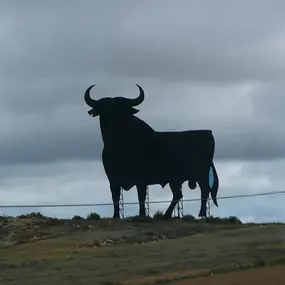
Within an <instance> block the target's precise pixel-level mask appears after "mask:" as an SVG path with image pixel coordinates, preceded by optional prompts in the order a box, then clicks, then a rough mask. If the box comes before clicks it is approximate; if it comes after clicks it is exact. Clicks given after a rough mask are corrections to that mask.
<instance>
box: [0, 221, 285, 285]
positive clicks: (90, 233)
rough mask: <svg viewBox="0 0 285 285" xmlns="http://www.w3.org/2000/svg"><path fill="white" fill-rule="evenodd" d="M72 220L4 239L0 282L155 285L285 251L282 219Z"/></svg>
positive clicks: (277, 257) (276, 258) (255, 262)
mask: <svg viewBox="0 0 285 285" xmlns="http://www.w3.org/2000/svg"><path fill="white" fill-rule="evenodd" d="M77 225H79V226H76V225H75V226H74V224H71V223H70V222H68V223H67V224H66V223H64V224H61V225H58V226H44V227H41V228H38V230H39V231H41V232H47V233H50V235H46V239H42V240H37V241H35V240H34V241H31V240H27V239H26V240H25V243H19V242H18V244H17V245H12V244H13V243H11V244H9V246H7V243H2V247H0V284H11V285H16V284H19V285H20V284H21V285H25V284H29V285H31V284H37V285H38V284H84V285H89V284H92V285H93V284H105V285H106V284H110V285H111V284H113V285H114V284H136V283H139V280H141V281H140V282H142V281H143V282H144V284H152V283H153V284H155V283H156V284H158V283H160V282H163V283H165V282H168V281H169V280H172V279H175V278H178V277H177V276H180V277H182V278H190V277H191V278H192V277H193V276H196V275H197V274H198V275H199V274H206V273H207V272H209V270H210V269H211V270H216V271H215V272H219V271H222V269H223V268H226V269H227V270H228V269H231V270H232V269H233V268H242V266H241V265H242V264H250V265H251V266H262V265H265V263H266V262H267V263H269V264H270V263H274V262H275V263H276V262H280V261H282V262H283V261H284V256H285V243H284V241H285V238H284V236H285V226H284V225H264V226H246V225H211V224H195V223H187V222H183V221H171V222H164V221H154V222H149V223H134V222H126V221H98V222H92V223H90V222H88V223H87V222H86V221H83V222H80V223H79V224H77ZM34 231H35V232H33V234H36V231H37V230H34ZM27 235H29V234H27V233H26V236H27ZM2 237H3V236H2ZM49 237H52V238H49ZM106 240H111V241H112V242H110V243H106ZM104 241H105V244H104V243H103V245H102V242H104ZM114 241H117V242H114ZM0 245H1V243H0ZM282 258H283V260H282ZM242 269H243V268H242ZM193 274H194V275H193ZM146 277H147V278H146ZM134 280H136V281H134ZM132 282H133V283H132ZM134 282H136V283H134ZM140 284H142V283H140Z"/></svg>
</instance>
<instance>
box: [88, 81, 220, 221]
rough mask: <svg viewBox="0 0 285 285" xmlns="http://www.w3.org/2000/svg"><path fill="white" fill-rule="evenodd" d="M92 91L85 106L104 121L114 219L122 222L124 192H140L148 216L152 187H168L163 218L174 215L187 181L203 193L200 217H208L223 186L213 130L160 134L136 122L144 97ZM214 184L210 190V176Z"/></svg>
mask: <svg viewBox="0 0 285 285" xmlns="http://www.w3.org/2000/svg"><path fill="white" fill-rule="evenodd" d="M94 86H95V85H92V86H90V87H89V88H88V89H87V90H86V92H85V95H84V100H85V102H86V104H87V105H88V106H90V107H92V109H91V110H90V111H88V113H89V115H91V116H93V117H96V116H99V120H100V128H101V134H102V139H103V143H104V148H103V152H102V161H103V166H104V169H105V172H106V175H107V177H108V180H109V183H110V190H111V193H112V200H113V205H114V214H113V218H120V215H119V199H120V191H121V188H123V189H124V190H130V189H131V188H132V187H133V186H136V188H137V193H138V200H139V205H140V206H139V215H142V216H144V215H145V199H146V189H147V186H148V185H154V184H160V185H161V186H162V187H163V188H164V187H165V186H166V185H167V184H169V186H170V188H171V191H172V193H173V199H172V201H171V204H170V205H169V207H168V209H167V210H166V212H165V214H164V217H165V218H166V219H168V218H171V216H172V212H173V210H174V208H175V206H176V204H177V203H178V201H179V200H180V199H181V198H182V197H183V195H182V191H181V188H182V184H183V183H184V182H185V181H188V186H189V188H190V189H195V188H196V186H197V183H198V184H199V186H200V189H201V206H200V212H199V216H200V217H205V216H206V203H207V199H208V197H209V194H210V193H211V197H212V199H213V201H214V203H215V205H216V206H217V207H218V203H217V200H216V196H217V192H218V187H219V180H218V176H217V172H216V169H215V166H214V163H213V156H214V150H215V140H214V137H213V134H212V131H211V130H191V131H178V132H158V131H155V130H154V129H152V128H151V127H150V126H149V125H148V124H147V123H145V122H144V121H142V120H141V119H139V118H138V117H136V116H134V115H135V114H136V113H138V112H139V110H137V109H135V108H134V107H136V106H138V105H140V104H141V103H142V102H143V101H144V97H145V95H144V91H143V89H142V88H141V87H140V86H139V85H137V87H138V88H139V91H140V94H139V96H138V97H137V98H135V99H128V98H123V97H115V98H109V97H107V98H102V99H99V100H94V99H92V98H91V97H90V90H91V88H93V87H94ZM210 171H212V173H213V176H214V179H213V180H214V181H213V185H212V187H211V186H210V185H209V182H210V181H209V173H210Z"/></svg>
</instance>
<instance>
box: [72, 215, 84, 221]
mask: <svg viewBox="0 0 285 285" xmlns="http://www.w3.org/2000/svg"><path fill="white" fill-rule="evenodd" d="M71 220H73V221H79V220H84V218H83V217H81V216H78V215H75V216H73V217H72V218H71Z"/></svg>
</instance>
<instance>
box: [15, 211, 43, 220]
mask: <svg viewBox="0 0 285 285" xmlns="http://www.w3.org/2000/svg"><path fill="white" fill-rule="evenodd" d="M17 218H19V219H26V218H38V219H44V218H45V217H44V216H43V215H42V214H41V213H40V212H32V213H30V214H26V215H19V216H17Z"/></svg>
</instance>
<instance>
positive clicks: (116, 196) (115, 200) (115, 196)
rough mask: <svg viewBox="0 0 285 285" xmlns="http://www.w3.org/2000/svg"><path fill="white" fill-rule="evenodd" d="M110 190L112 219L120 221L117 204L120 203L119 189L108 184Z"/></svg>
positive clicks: (115, 185)
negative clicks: (112, 208) (112, 210)
mask: <svg viewBox="0 0 285 285" xmlns="http://www.w3.org/2000/svg"><path fill="white" fill-rule="evenodd" d="M110 189H111V193H112V199H113V205H114V214H113V219H120V205H119V202H120V194H121V187H120V186H119V185H117V184H115V183H110Z"/></svg>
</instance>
